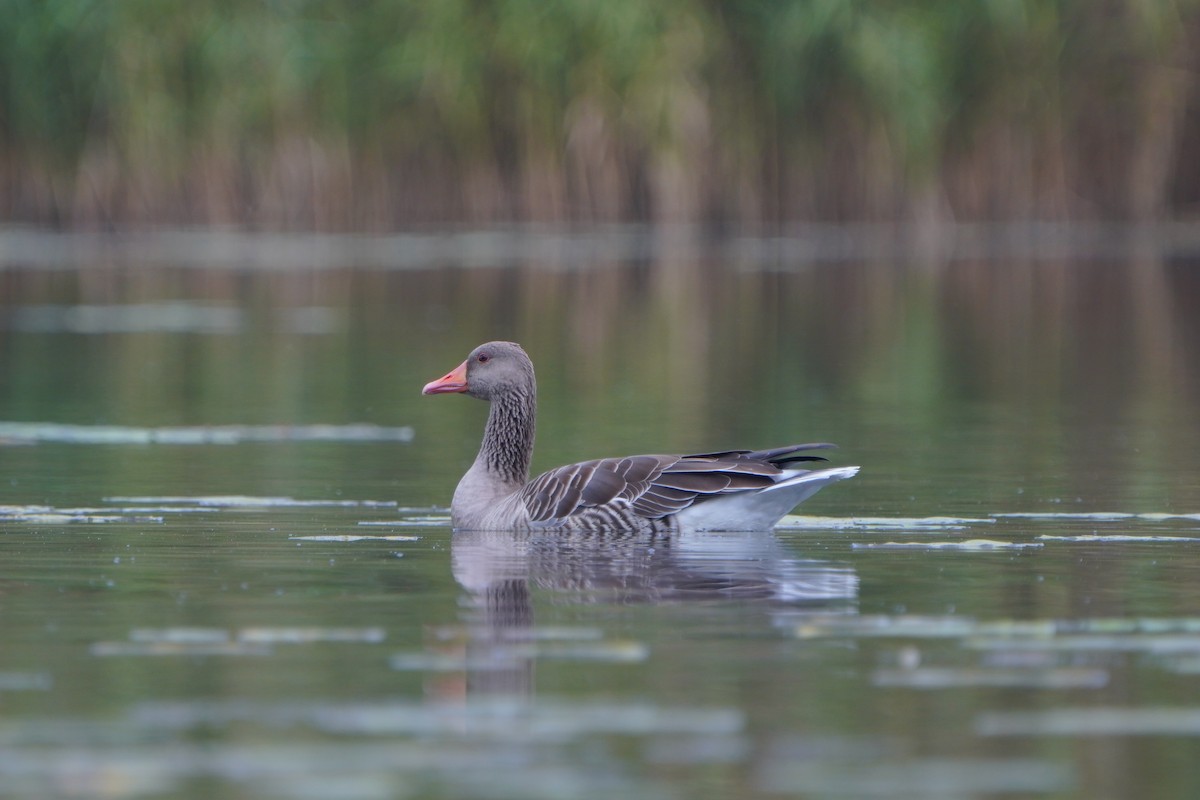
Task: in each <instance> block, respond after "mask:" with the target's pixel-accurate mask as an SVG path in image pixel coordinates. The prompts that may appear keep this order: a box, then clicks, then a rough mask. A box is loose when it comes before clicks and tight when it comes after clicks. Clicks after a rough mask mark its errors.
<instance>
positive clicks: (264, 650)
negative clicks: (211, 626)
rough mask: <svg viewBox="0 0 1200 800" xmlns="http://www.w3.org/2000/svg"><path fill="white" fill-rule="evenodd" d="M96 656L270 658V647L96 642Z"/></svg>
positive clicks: (93, 650)
mask: <svg viewBox="0 0 1200 800" xmlns="http://www.w3.org/2000/svg"><path fill="white" fill-rule="evenodd" d="M88 652H90V653H91V654H92V655H94V656H101V657H105V656H268V655H270V654H271V649H270V648H269V647H263V646H261V645H253V644H243V643H241V642H171V641H163V642H96V643H94V644H93V645H92V646H91V647H90V648H88Z"/></svg>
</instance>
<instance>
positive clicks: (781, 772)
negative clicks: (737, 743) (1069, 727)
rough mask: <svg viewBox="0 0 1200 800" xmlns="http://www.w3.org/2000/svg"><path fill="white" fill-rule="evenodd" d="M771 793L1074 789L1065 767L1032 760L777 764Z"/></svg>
mask: <svg viewBox="0 0 1200 800" xmlns="http://www.w3.org/2000/svg"><path fill="white" fill-rule="evenodd" d="M761 782H762V784H763V788H764V789H766V790H767V791H771V792H778V793H787V794H803V795H805V796H810V795H811V796H814V797H888V798H894V797H974V796H977V795H991V794H1011V793H1023V794H1024V793H1035V792H1037V793H1042V792H1062V791H1067V790H1069V789H1071V788H1073V787H1074V785H1075V778H1074V773H1073V772H1072V770H1071V768H1070V767H1069V766H1068V765H1066V764H1058V763H1055V762H1051V761H1043V760H1039V759H1028V758H962V759H953V758H928V759H905V760H873V761H868V762H863V761H862V760H853V759H848V760H846V761H842V760H836V761H833V760H801V761H784V760H772V761H770V762H768V763H767V764H765V765H764V767H763V774H762V778H761Z"/></svg>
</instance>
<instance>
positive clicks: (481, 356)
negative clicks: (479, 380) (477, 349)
mask: <svg viewBox="0 0 1200 800" xmlns="http://www.w3.org/2000/svg"><path fill="white" fill-rule="evenodd" d="M491 358H492V357H491V356H489V355H488V354H487V353H480V354H479V357H478V358H476V359H475V360H476V361H478V362H479V363H480V364H486V363H487V362H488V361H490V360H491Z"/></svg>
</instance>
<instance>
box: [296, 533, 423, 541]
mask: <svg viewBox="0 0 1200 800" xmlns="http://www.w3.org/2000/svg"><path fill="white" fill-rule="evenodd" d="M288 539H292V540H295V541H302V542H419V541H421V537H420V536H404V535H401V534H395V535H391V536H365V535H362V534H353V533H318V534H312V535H310V536H289V537H288Z"/></svg>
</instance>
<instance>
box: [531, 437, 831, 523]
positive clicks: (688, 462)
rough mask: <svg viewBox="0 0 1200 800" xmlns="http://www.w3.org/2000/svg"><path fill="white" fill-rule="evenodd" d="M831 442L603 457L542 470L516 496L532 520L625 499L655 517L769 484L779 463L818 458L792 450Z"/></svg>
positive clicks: (558, 516) (545, 519)
mask: <svg viewBox="0 0 1200 800" xmlns="http://www.w3.org/2000/svg"><path fill="white" fill-rule="evenodd" d="M832 446H833V445H828V444H819V443H818V444H801V445H789V446H787V447H776V448H774V449H771V450H754V451H751V450H726V451H723V452H719V453H699V454H696V455H687V456H661V455H642V456H627V457H625V458H602V459H598V460H595V461H585V462H582V463H579V464H568V465H567V466H564V467H559V468H557V469H553V470H550V471H549V472H545V473H543V474H541V475H539V476H538V477H536V478H534V479H533V480H532V481H531V482H530V483H529V484H528V485H526V487H525V488H524V490H523V491H522V493H521V497H522V499H523V500H524V502H525V506H526V508H527V509H529V515H530V519H531V520H532V521H534V522H549V521H551V520H555V519H562V518H564V517H569V516H571V515H572V514H576V513H579V512H580V511H582V510H584V509H588V508H594V507H596V506H601V505H604V504H606V503H614V502H620V503H623V504H625V503H627V504H628V506H629V507H631V508H632V509H633V511H634V512H635V513H636V514H638V515H639V516H642V517H646V518H648V519H659V518H662V517H665V516H668V515H670V514H675V513H678V512H680V511H682V510H683V509H685V508H687V507H688V506H690V505H692V504H693V503H694V502H696V501H697V500H698V499H701V498H703V497H705V496H707V495H713V494H720V493H722V492H734V491H743V490H750V489H760V488H763V487H766V486H769V485H771V484H772V483H774V482H775V480H776V476H778V475H779V474H780V473H781V472H782V469H781V465H787V464H790V463H791V462H793V461H801V460H817V457H815V456H797V455H796V453H798V452H800V451H804V450H818V449H825V448H828V447H832Z"/></svg>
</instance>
